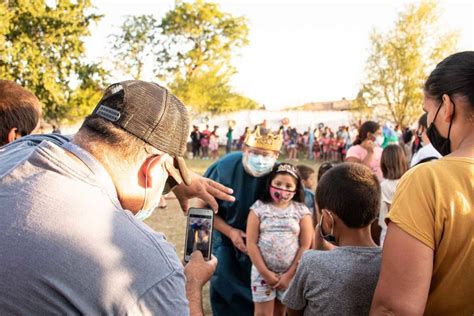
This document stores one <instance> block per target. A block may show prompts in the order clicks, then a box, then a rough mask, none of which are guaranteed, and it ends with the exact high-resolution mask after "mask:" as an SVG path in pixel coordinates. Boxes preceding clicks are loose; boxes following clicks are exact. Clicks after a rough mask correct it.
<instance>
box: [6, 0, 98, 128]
mask: <svg viewBox="0 0 474 316" xmlns="http://www.w3.org/2000/svg"><path fill="white" fill-rule="evenodd" d="M48 3H50V2H48V1H45V0H11V1H6V2H5V1H4V2H2V3H1V4H0V16H1V19H0V77H1V78H4V79H9V80H14V81H16V82H18V83H20V84H21V85H23V86H25V87H27V88H28V89H30V90H31V91H32V92H33V93H35V94H36V95H37V96H38V98H39V99H40V100H41V101H42V103H43V114H44V116H45V118H46V119H47V120H50V121H60V120H63V119H74V118H76V115H83V113H85V112H86V111H89V110H90V106H91V104H93V103H94V102H97V101H98V100H97V98H98V96H97V95H98V94H97V92H98V91H100V88H101V85H102V81H103V79H104V77H105V75H106V73H105V71H104V70H103V69H102V68H101V67H100V65H98V64H87V63H86V62H84V53H85V48H84V42H83V38H84V37H85V36H88V35H89V25H90V24H91V23H93V22H96V21H98V20H99V19H100V16H98V15H96V14H92V13H87V12H89V11H90V9H91V8H92V6H91V4H90V1H89V0H76V1H72V0H57V1H55V2H54V4H52V5H49V4H48ZM74 86H77V88H73V87H74Z"/></svg>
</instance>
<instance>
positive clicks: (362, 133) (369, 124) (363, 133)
mask: <svg viewBox="0 0 474 316" xmlns="http://www.w3.org/2000/svg"><path fill="white" fill-rule="evenodd" d="M379 128H380V124H379V123H377V122H374V121H366V122H364V124H362V125H361V126H360V127H359V135H357V138H356V140H355V141H354V145H360V144H361V143H362V142H363V141H364V140H365V139H366V138H367V133H369V132H370V133H375V132H376V131H378V130H379Z"/></svg>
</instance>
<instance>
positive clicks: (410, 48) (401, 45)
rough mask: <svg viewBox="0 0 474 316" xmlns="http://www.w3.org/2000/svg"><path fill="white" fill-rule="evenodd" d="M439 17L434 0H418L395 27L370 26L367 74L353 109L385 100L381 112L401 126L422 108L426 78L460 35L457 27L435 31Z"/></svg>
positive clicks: (412, 119)
mask: <svg viewBox="0 0 474 316" xmlns="http://www.w3.org/2000/svg"><path fill="white" fill-rule="evenodd" d="M438 17H439V14H438V7H437V3H436V2H434V1H431V0H429V1H421V2H420V3H418V4H411V5H409V6H407V8H406V10H405V11H404V12H401V13H400V14H399V16H398V19H397V21H396V22H395V26H394V27H393V29H391V30H389V31H388V32H386V33H380V32H378V31H376V30H374V32H373V33H372V35H371V37H370V40H371V42H372V50H371V54H370V56H369V58H368V60H367V64H366V80H365V81H364V82H363V84H362V87H361V89H360V91H359V95H358V97H357V99H356V101H355V102H354V104H355V107H356V110H363V109H367V108H372V109H374V108H377V107H381V106H386V108H387V111H384V112H383V114H385V115H382V118H385V119H389V120H391V121H393V122H395V123H396V124H399V125H400V126H403V127H404V126H408V125H410V124H411V123H412V122H413V121H414V120H416V118H417V117H418V116H419V115H420V114H421V109H422V101H423V92H422V89H421V87H422V85H423V83H424V80H426V77H427V76H428V74H429V71H430V70H431V69H433V67H434V66H435V65H436V64H437V63H438V62H439V61H441V60H442V59H443V58H444V57H446V56H447V55H449V54H450V53H452V52H453V51H454V50H455V46H456V42H457V38H458V36H457V34H456V33H453V32H450V33H444V34H441V33H440V32H439V31H438V25H437V21H438ZM379 112H380V111H379ZM384 116H385V117H384Z"/></svg>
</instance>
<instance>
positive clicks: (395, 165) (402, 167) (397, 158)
mask: <svg viewBox="0 0 474 316" xmlns="http://www.w3.org/2000/svg"><path fill="white" fill-rule="evenodd" d="M380 168H381V169H382V173H383V177H384V178H385V179H388V180H398V179H400V178H401V177H402V176H403V174H404V173H405V172H406V171H407V170H408V162H407V158H406V156H405V152H404V151H403V149H402V147H400V146H398V145H388V146H387V147H385V149H384V150H383V152H382V157H381V158H380Z"/></svg>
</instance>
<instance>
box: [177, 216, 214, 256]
mask: <svg viewBox="0 0 474 316" xmlns="http://www.w3.org/2000/svg"><path fill="white" fill-rule="evenodd" d="M186 227H187V228H186V240H185V246H184V261H185V262H188V261H189V259H190V258H191V254H192V253H193V252H194V251H195V250H199V251H201V253H202V256H203V257H204V260H206V261H208V260H210V259H211V246H212V230H213V227H214V212H213V211H212V210H211V209H204V208H190V209H189V212H188V221H187V225H186Z"/></svg>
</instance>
